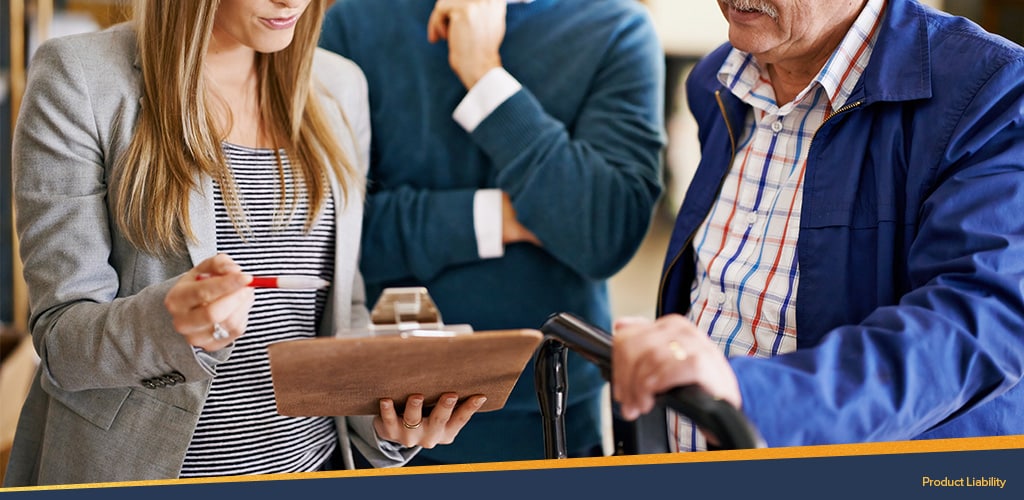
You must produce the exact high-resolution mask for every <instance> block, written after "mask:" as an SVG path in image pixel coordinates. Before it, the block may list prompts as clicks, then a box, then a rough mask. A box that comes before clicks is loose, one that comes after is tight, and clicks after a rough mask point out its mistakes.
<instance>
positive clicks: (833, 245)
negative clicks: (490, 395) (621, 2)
mask: <svg viewBox="0 0 1024 500" xmlns="http://www.w3.org/2000/svg"><path fill="white" fill-rule="evenodd" d="M719 4H720V5H721V9H722V12H723V13H724V15H725V17H726V18H727V19H728V22H729V40H730V43H729V44H727V45H725V46H723V47H721V48H720V49H718V50H717V51H715V52H714V53H712V54H710V55H709V56H708V57H707V58H706V59H704V60H703V61H702V62H701V63H700V64H699V65H698V66H697V67H696V69H695V70H694V71H693V73H692V76H691V77H690V78H689V80H688V83H687V90H688V97H689V101H690V107H691V109H692V110H693V113H694V116H695V117H696V119H697V121H698V123H699V125H700V141H701V148H702V161H701V163H700V166H699V168H698V170H697V173H696V175H695V178H694V179H693V182H692V185H691V186H690V188H689V192H688V193H687V196H686V199H685V202H684V204H683V206H682V208H681V210H680V212H679V216H678V219H677V221H676V225H675V229H674V234H673V236H672V239H671V243H670V248H669V251H668V255H667V258H666V261H665V267H664V273H663V279H662V284H661V288H660V293H659V301H660V314H661V315H662V316H661V317H660V318H659V319H657V320H656V321H654V322H650V321H645V320H640V319H623V320H620V321H618V322H617V323H616V329H615V332H616V335H615V342H614V348H613V352H614V354H613V366H614V368H613V372H614V373H613V393H614V396H615V398H616V399H617V400H619V401H620V402H621V404H622V411H623V413H624V415H625V416H627V417H628V418H635V417H637V416H638V415H639V414H641V413H645V412H647V411H649V410H650V409H651V408H652V404H653V395H654V394H657V393H659V392H661V391H663V390H665V389H666V388H670V387H673V386H677V385H683V384H698V385H700V386H702V387H703V388H704V389H706V390H707V391H709V392H710V393H711V394H713V395H714V396H717V397H719V398H721V399H724V400H726V401H728V402H730V403H732V404H733V405H735V406H737V407H739V408H741V409H742V410H743V411H744V412H745V413H746V414H747V415H748V416H749V417H750V418H751V420H752V422H753V423H754V424H755V425H756V426H757V427H758V428H759V429H760V430H761V432H762V434H763V435H764V437H765V440H766V442H767V444H768V445H769V446H792V445H808V444H819V443H843V442H862V441H889V440H907V439H928V438H943V437H970V436H984V435H1005V434H1024V419H1022V418H1021V415H1024V385H1021V384H1020V383H1019V382H1020V380H1021V377H1022V375H1024V295H1022V277H1024V216H1022V214H1024V50H1022V49H1021V47H1019V46H1017V45H1014V44H1012V43H1010V42H1008V41H1006V40H1004V39H1002V38H999V37H996V36H993V35H991V34H988V33H986V32H984V31H983V30H982V29H980V28H979V27H978V26H976V25H974V24H972V23H970V22H969V21H967V20H964V19H962V18H956V17H951V16H948V15H945V14H942V13H939V12H936V11H934V10H931V9H929V8H927V7H924V6H922V5H920V4H918V3H917V2H915V1H911V0H888V1H886V0H856V1H855V0H719ZM670 420H672V422H671V423H672V425H670V427H669V428H670V433H671V434H672V435H671V436H670V437H671V439H670V440H671V445H672V446H674V447H676V448H678V449H680V450H695V449H700V448H701V447H702V446H704V444H705V443H703V437H702V435H701V433H699V432H695V431H694V430H693V429H692V426H690V425H688V424H687V422H685V421H679V422H676V421H675V420H674V419H673V416H670Z"/></svg>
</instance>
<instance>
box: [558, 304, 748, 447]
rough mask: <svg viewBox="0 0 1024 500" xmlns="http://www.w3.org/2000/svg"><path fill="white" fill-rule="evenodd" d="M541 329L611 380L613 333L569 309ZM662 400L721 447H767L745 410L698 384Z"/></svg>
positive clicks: (665, 395)
mask: <svg viewBox="0 0 1024 500" xmlns="http://www.w3.org/2000/svg"><path fill="white" fill-rule="evenodd" d="M541 331H542V332H543V333H544V334H545V335H546V336H547V337H548V339H549V340H552V339H553V340H556V341H558V342H561V343H562V344H565V346H567V347H568V348H569V349H572V350H573V351H576V352H577V353H579V354H580V355H581V356H583V357H584V358H585V359H587V360H588V361H590V362H592V363H594V364H595V365H597V366H598V367H599V368H600V369H601V375H602V376H603V377H604V379H605V380H607V381H609V382H610V381H611V357H612V338H611V334H609V333H608V332H606V331H604V330H602V329H600V328H598V327H596V326H594V325H592V324H590V323H588V322H586V321H583V320H582V319H580V318H578V317H576V316H574V315H572V314H569V313H557V314H553V315H551V317H549V318H548V320H547V321H546V322H545V323H544V325H543V326H541ZM548 343H549V342H545V344H548ZM658 400H659V401H660V402H662V403H664V404H665V405H666V406H668V407H669V408H672V409H673V410H676V411H678V412H679V413H681V414H683V415H685V416H687V417H689V418H690V419H692V420H693V422H694V424H696V425H697V427H700V428H701V429H703V430H704V431H705V432H708V433H710V434H711V435H713V436H714V437H715V439H716V440H717V441H718V448H720V449H748V448H764V447H765V442H764V439H763V438H762V437H761V435H760V433H759V432H758V431H757V429H756V428H755V427H754V425H753V424H752V423H751V422H750V421H749V420H748V419H747V417H746V416H745V415H744V414H743V413H742V412H741V411H739V410H737V409H736V408H735V407H734V406H732V405H731V404H729V403H727V402H725V401H723V400H721V399H717V398H714V397H712V396H711V395H710V394H708V393H707V392H706V391H704V390H703V389H701V388H700V387H698V386H696V385H685V386H679V387H675V388H672V389H670V390H668V391H666V392H664V393H662V394H661V395H660V396H659V397H658ZM542 405H543V402H542Z"/></svg>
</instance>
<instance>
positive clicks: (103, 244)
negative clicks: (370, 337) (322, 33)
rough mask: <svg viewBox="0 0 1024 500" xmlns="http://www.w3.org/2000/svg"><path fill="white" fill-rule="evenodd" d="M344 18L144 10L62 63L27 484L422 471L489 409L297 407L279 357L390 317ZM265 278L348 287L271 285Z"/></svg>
mask: <svg viewBox="0 0 1024 500" xmlns="http://www.w3.org/2000/svg"><path fill="white" fill-rule="evenodd" d="M324 4H325V0H312V1H310V0H291V1H274V0H221V1H216V0H187V1H185V0H149V1H139V2H137V4H136V6H135V8H136V11H135V16H136V19H135V21H134V22H133V23H128V24H125V25H120V26H116V27H114V28H111V29H109V30H107V31H104V32H100V33H95V34H88V35H81V36H76V37H70V38H63V39H56V40H53V41H51V42H48V43H46V44H44V45H43V46H42V47H40V49H39V50H38V52H37V55H36V56H35V58H34V60H33V63H32V68H31V75H30V80H29V84H28V88H27V92H26V97H25V101H24V102H25V103H24V106H23V108H22V110H21V113H20V117H19V120H18V125H17V129H16V132H15V142H14V171H15V173H14V176H15V191H16V194H15V202H16V210H17V226H18V230H19V236H20V241H21V245H22V246H21V255H22V258H23V259H24V268H25V278H26V280H27V282H28V287H29V294H30V298H31V318H30V327H31V331H32V334H33V337H34V341H35V346H36V349H37V351H38V352H39V355H40V358H41V364H40V367H39V372H38V374H37V375H38V376H37V378H36V380H35V383H34V385H33V387H32V389H31V392H30V394H29V396H28V400H27V401H26V403H25V407H24V409H23V412H22V416H21V419H20V420H19V424H18V429H17V435H16V438H15V444H14V448H13V451H12V456H11V460H10V465H9V467H8V470H7V473H6V477H5V484H6V485H8V486H14V485H35V484H68V483H84V482H100V481H104V482H105V481H121V480H141V479H158V478H177V477H190V476H223V475H239V474H262V473H279V472H303V471H316V470H323V469H328V468H334V467H336V466H339V465H340V463H344V464H346V465H350V463H351V460H350V458H349V457H350V456H351V454H350V448H349V447H350V446H355V447H357V448H358V449H359V451H360V452H361V453H362V454H363V455H365V456H367V457H370V458H371V462H372V463H373V465H375V466H388V465H400V464H402V463H404V462H405V461H407V460H408V459H409V458H410V457H411V456H412V455H413V454H414V453H415V452H416V451H417V450H418V449H419V448H420V447H421V446H424V447H433V446H435V445H437V444H439V443H448V442H451V441H452V439H453V438H454V437H455V435H456V434H457V433H458V431H459V430H460V429H461V428H462V426H463V425H464V424H465V422H466V421H467V420H468V419H469V418H470V417H471V416H472V414H473V413H474V412H475V410H476V409H477V408H479V406H480V405H481V404H482V403H483V397H482V396H477V397H473V398H469V400H468V401H467V402H466V403H463V404H462V405H458V406H456V401H457V395H455V394H449V395H447V396H445V397H442V401H441V404H439V405H438V406H437V407H436V408H435V409H434V410H433V411H432V412H431V413H430V414H429V415H424V414H422V397H420V396H412V397H410V398H409V400H408V401H406V402H404V403H405V407H406V408H407V410H406V412H405V414H404V415H398V414H396V411H395V405H394V402H392V401H388V400H384V401H382V402H381V408H380V409H381V412H380V415H378V416H376V417H363V418H348V419H343V418H338V419H334V418H330V417H321V418H289V417H283V416H280V415H278V414H277V413H276V411H275V404H274V399H273V391H272V386H271V383H270V373H269V367H268V364H267V355H266V347H267V345H268V344H271V343H273V342H279V341H285V340H292V339H298V338H305V337H313V336H316V335H325V334H330V332H333V331H335V329H337V328H343V327H349V326H358V325H360V324H362V323H364V322H365V321H366V319H367V314H366V309H365V306H364V303H363V296H364V292H363V289H362V281H361V278H360V276H359V273H358V271H357V267H356V257H357V251H358V248H359V239H360V229H361V219H362V204H363V198H362V196H363V175H364V172H365V168H366V161H367V156H368V149H369V123H368V120H369V118H368V114H367V96H366V83H365V80H364V78H363V75H362V73H361V72H360V70H359V69H358V68H357V67H356V66H355V65H354V64H352V63H351V62H350V61H348V60H345V59H343V58H341V57H338V56H335V55H331V54H328V53H326V52H322V51H320V50H319V49H316V42H317V37H318V33H319V30H320V24H321V19H322V15H323V10H324ZM261 273H267V274H276V273H287V274H305V275H308V276H311V277H315V278H320V279H324V280H326V281H329V282H331V283H332V285H331V286H330V287H329V288H325V289H321V290H277V289H259V290H254V289H253V288H251V287H249V286H247V285H248V284H249V283H250V281H251V279H252V275H253V274H261ZM425 389H426V388H425ZM403 424H404V425H403Z"/></svg>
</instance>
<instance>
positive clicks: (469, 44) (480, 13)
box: [427, 0, 507, 89]
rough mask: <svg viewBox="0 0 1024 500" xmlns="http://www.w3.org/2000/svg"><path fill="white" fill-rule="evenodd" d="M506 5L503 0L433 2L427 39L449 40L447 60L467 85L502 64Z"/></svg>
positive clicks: (444, 0) (432, 41)
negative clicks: (500, 52)
mask: <svg viewBox="0 0 1024 500" xmlns="http://www.w3.org/2000/svg"><path fill="white" fill-rule="evenodd" d="M506 7H507V4H506V0H438V2H437V4H435V5H434V11H433V12H431V14H430V20H429V21H427V40H429V41H430V43H434V42H437V41H438V40H448V64H450V65H451V67H452V70H454V71H455V74H456V75H458V77H459V79H460V80H462V84H463V85H465V86H466V88H467V89H471V88H473V85H476V82H478V81H479V80H480V78H482V77H483V76H484V75H485V74H486V73H487V72H488V71H490V70H492V69H494V68H500V67H501V56H500V55H499V54H498V49H499V48H500V47H501V42H502V40H504V38H505V11H506Z"/></svg>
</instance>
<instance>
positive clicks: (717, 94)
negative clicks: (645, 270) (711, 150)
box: [655, 90, 864, 317]
mask: <svg viewBox="0 0 1024 500" xmlns="http://www.w3.org/2000/svg"><path fill="white" fill-rule="evenodd" d="M715 100H716V101H718V110H719V111H720V112H721V113H722V120H723V121H724V122H725V128H726V130H728V131H729V144H730V146H731V149H732V155H731V157H730V158H729V165H730V166H731V165H732V164H733V162H735V161H736V134H735V133H734V132H733V130H732V124H730V123H729V116H728V114H726V112H725V103H724V102H723V101H722V91H721V90H716V91H715ZM862 104H864V101H857V102H853V103H850V104H847V105H845V106H843V107H841V108H839V109H838V110H836V112H835V113H832V114H831V115H829V116H828V117H827V118H825V121H823V122H821V126H820V127H818V130H816V131H815V132H814V135H812V136H811V142H810V144H808V145H807V152H808V154H810V151H811V148H813V147H814V139H816V138H817V137H818V132H819V131H820V130H821V129H822V128H823V127H824V126H825V124H826V123H828V122H829V121H831V120H832V119H833V118H835V117H836V116H838V115H840V114H843V113H845V112H847V111H850V110H851V109H854V108H857V107H859V106H861V105H862ZM723 183H725V176H723V177H722V181H721V182H720V183H719V184H718V189H719V190H721V189H722V184H723ZM695 234H696V231H694V232H692V233H690V235H689V236H688V237H687V238H686V241H685V242H684V243H683V246H682V247H680V248H679V252H677V253H676V255H675V257H673V258H672V262H670V263H669V265H668V267H667V268H665V272H663V273H662V275H661V280H660V281H659V283H658V305H657V308H656V311H657V312H656V314H655V316H656V317H660V316H661V315H662V310H661V304H662V299H663V298H664V295H665V277H666V276H668V274H669V273H670V272H672V268H673V267H675V266H676V264H677V263H678V262H679V258H680V257H681V256H682V255H683V251H684V250H685V249H686V247H688V246H690V243H692V242H693V237H694V235H695Z"/></svg>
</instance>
